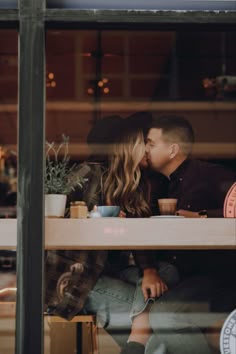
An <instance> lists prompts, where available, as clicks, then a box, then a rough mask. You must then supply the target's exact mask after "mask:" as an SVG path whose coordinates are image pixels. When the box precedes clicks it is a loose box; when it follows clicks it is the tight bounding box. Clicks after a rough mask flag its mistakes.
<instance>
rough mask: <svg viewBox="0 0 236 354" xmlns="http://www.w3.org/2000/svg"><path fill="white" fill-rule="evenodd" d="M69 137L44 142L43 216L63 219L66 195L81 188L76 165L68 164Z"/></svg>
mask: <svg viewBox="0 0 236 354" xmlns="http://www.w3.org/2000/svg"><path fill="white" fill-rule="evenodd" d="M68 152H69V137H67V136H65V135H62V142H61V143H60V144H59V146H58V147H56V144H55V143H54V142H52V143H49V142H48V141H47V142H46V171H45V216H47V217H64V214H65V207H66V199H67V195H68V194H70V193H71V192H72V191H74V190H75V188H82V187H83V183H84V179H83V178H82V177H81V175H80V174H79V173H77V169H78V165H77V164H76V163H74V164H71V163H70V156H69V155H68Z"/></svg>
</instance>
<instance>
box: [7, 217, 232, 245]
mask: <svg viewBox="0 0 236 354" xmlns="http://www.w3.org/2000/svg"><path fill="white" fill-rule="evenodd" d="M16 230H17V220H16V219H0V249H15V248H16V243H17V231H16ZM32 237H34V235H32ZM45 248H46V249H78V250H79V249H142V248H143V249H144V248H145V249H151V248H155V249H172V248H175V249H177V248H186V249H227V248H229V249H233V248H235V249H236V219H233V218H232V219H223V218H222V219H187V218H184V219H182V218H180V219H174V218H166V219H159V218H156V219H124V218H98V219H46V220H45Z"/></svg>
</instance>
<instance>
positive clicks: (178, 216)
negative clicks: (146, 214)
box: [150, 215, 184, 218]
mask: <svg viewBox="0 0 236 354" xmlns="http://www.w3.org/2000/svg"><path fill="white" fill-rule="evenodd" d="M150 217H151V218H184V216H182V215H153V216H150Z"/></svg>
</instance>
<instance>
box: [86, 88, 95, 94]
mask: <svg viewBox="0 0 236 354" xmlns="http://www.w3.org/2000/svg"><path fill="white" fill-rule="evenodd" d="M87 92H88V94H89V95H93V93H94V90H93V89H92V88H91V87H89V88H88V90H87Z"/></svg>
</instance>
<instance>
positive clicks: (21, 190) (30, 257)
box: [0, 0, 236, 354]
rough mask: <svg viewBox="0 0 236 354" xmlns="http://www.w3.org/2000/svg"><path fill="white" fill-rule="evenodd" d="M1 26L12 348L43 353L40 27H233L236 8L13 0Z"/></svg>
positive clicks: (42, 58)
mask: <svg viewBox="0 0 236 354" xmlns="http://www.w3.org/2000/svg"><path fill="white" fill-rule="evenodd" d="M18 2H19V5H18V7H19V9H16V10H8V9H5V10H3V9H0V28H16V29H18V28H19V31H20V36H19V44H20V45H19V119H18V152H19V164H18V166H19V168H18V202H17V203H18V205H17V208H18V210H17V211H18V212H17V215H18V221H17V288H18V291H17V318H16V354H25V353H29V354H31V353H34V354H42V353H43V318H42V316H43V268H44V267H43V265H44V214H43V202H44V197H43V174H44V126H45V123H44V120H45V119H44V116H45V82H44V81H45V79H44V78H45V28H51V27H53V28H58V27H60V28H71V27H73V28H75V27H76V28H84V27H86V28H103V29H104V28H132V29H142V30H144V29H150V28H168V29H171V28H175V29H176V28H179V27H185V26H186V27H188V29H189V28H191V27H194V28H195V29H197V28H201V30H203V28H207V29H212V28H214V29H217V30H219V29H220V28H224V29H231V28H234V29H235V28H236V12H203V11H200V12H191V11H190V12H175V11H163V12H162V11H156V12H153V11H135V10H134V11H126V10H125V11H119V10H118V11H109V10H100V11H93V10H90V11H86V10H68V9H46V3H45V2H46V0H18Z"/></svg>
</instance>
